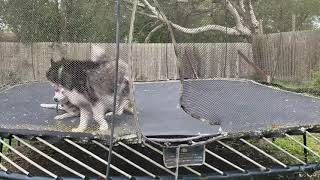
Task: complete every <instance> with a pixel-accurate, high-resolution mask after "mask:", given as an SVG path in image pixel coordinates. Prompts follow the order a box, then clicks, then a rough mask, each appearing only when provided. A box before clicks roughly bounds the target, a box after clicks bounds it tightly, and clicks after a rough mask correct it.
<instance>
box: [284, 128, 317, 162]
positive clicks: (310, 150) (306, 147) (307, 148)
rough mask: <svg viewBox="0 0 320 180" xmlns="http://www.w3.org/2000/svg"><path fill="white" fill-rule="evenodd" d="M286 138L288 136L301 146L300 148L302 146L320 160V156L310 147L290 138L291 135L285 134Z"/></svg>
mask: <svg viewBox="0 0 320 180" xmlns="http://www.w3.org/2000/svg"><path fill="white" fill-rule="evenodd" d="M284 135H285V136H287V137H288V138H289V139H291V140H292V141H294V142H295V143H297V144H299V145H300V146H302V147H303V148H305V149H306V150H308V151H309V152H311V153H312V154H314V155H315V156H317V157H318V158H320V155H319V154H318V153H316V152H314V151H313V150H312V149H310V148H309V147H308V146H305V145H304V144H302V143H301V142H299V141H297V140H296V139H294V138H293V137H292V136H290V135H289V134H287V133H285V134H284Z"/></svg>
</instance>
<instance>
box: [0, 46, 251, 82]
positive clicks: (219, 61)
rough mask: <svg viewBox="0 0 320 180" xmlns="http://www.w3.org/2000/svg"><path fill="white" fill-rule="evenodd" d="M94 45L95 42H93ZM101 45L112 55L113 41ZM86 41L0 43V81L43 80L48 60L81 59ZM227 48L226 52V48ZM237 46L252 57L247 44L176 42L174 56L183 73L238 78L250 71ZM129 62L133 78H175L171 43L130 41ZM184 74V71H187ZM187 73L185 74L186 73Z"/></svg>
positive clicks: (86, 50)
mask: <svg viewBox="0 0 320 180" xmlns="http://www.w3.org/2000/svg"><path fill="white" fill-rule="evenodd" d="M95 45H97V44H95ZM98 45H99V46H102V47H104V49H105V51H106V53H107V54H108V58H110V59H114V57H115V44H98ZM92 47H93V44H90V43H62V44H56V43H48V42H44V43H30V44H24V43H19V42H1V43H0V72H1V73H0V75H1V78H0V84H3V83H7V81H8V79H9V81H18V80H22V81H29V80H44V79H45V72H46V71H47V69H48V68H49V66H50V59H51V58H53V59H55V60H58V59H59V58H61V57H67V58H71V59H80V60H85V59H89V58H90V57H91V50H92ZM226 49H227V51H226ZM238 49H240V50H241V51H242V52H243V53H244V54H245V55H246V56H248V57H249V58H250V59H252V48H251V44H246V43H232V44H179V48H178V52H179V53H178V56H179V59H181V60H182V65H183V66H184V69H185V72H187V73H189V75H191V71H189V70H190V67H193V68H196V73H197V74H198V76H199V77H200V78H213V77H241V76H248V75H250V74H252V72H253V70H252V68H250V67H249V66H248V64H246V63H245V62H244V61H241V60H240V57H239V56H238V54H237V50H238ZM120 50H121V54H120V58H122V59H124V60H127V59H128V46H127V45H126V44H121V45H120ZM131 57H132V61H133V64H134V75H135V79H136V80H137V81H155V80H167V79H177V78H179V76H178V74H177V57H176V55H175V53H174V49H173V45H172V44H133V47H132V56H131ZM187 75H188V74H187ZM189 75H188V76H189Z"/></svg>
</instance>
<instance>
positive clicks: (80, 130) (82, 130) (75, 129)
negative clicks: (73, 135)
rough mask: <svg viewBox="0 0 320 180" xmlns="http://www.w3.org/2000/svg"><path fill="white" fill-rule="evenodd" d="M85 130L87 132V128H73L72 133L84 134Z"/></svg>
mask: <svg viewBox="0 0 320 180" xmlns="http://www.w3.org/2000/svg"><path fill="white" fill-rule="evenodd" d="M85 130H86V128H82V127H77V128H73V129H72V130H71V131H72V132H84V131H85Z"/></svg>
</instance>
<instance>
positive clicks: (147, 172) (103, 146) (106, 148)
mask: <svg viewBox="0 0 320 180" xmlns="http://www.w3.org/2000/svg"><path fill="white" fill-rule="evenodd" d="M92 142H93V143H95V144H96V145H98V146H100V147H101V148H102V149H105V150H107V151H109V148H108V147H106V146H105V145H103V144H101V143H99V142H98V141H95V140H92ZM112 153H113V154H114V155H116V156H117V157H118V158H120V159H122V160H123V161H125V162H127V163H128V164H130V165H132V166H133V167H135V168H137V169H139V170H141V171H142V172H144V173H146V174H148V175H149V176H151V177H152V178H157V176H156V175H154V174H152V173H151V172H149V171H147V170H145V169H144V168H142V167H140V166H138V165H137V164H135V163H134V162H132V161H130V160H129V159H127V158H125V157H123V156H122V155H120V154H118V153H117V152H115V151H114V150H112Z"/></svg>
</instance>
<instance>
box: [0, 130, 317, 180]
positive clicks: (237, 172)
mask: <svg viewBox="0 0 320 180" xmlns="http://www.w3.org/2000/svg"><path fill="white" fill-rule="evenodd" d="M296 134H297V132H295V135H296ZM300 135H306V136H308V137H310V138H312V139H314V140H315V141H316V142H318V143H320V139H319V138H317V137H315V136H314V135H312V133H311V132H309V131H307V130H305V129H301V131H300ZM283 136H285V137H287V138H288V139H290V140H292V142H293V143H295V144H297V145H298V146H300V147H302V148H304V149H305V150H306V151H307V152H308V153H310V154H313V155H314V156H316V157H317V158H318V159H320V155H319V154H318V153H316V152H315V151H313V150H312V149H310V148H309V147H308V146H307V144H303V143H301V142H298V141H297V140H295V139H294V138H293V137H292V134H290V135H289V134H288V133H284V134H283ZM9 138H13V139H15V140H16V141H17V142H18V143H20V144H23V145H25V146H27V147H28V148H30V149H32V150H33V151H35V152H36V153H38V154H39V155H41V156H43V157H45V158H46V159H48V160H49V161H51V162H53V163H55V164H56V165H59V166H60V167H61V168H63V169H65V170H67V171H69V172H70V173H72V174H74V175H75V176H77V177H78V179H90V178H94V177H87V176H85V175H83V174H81V173H79V172H77V171H76V170H73V169H71V168H70V167H67V166H64V165H63V164H62V163H60V162H59V161H56V160H54V159H53V158H51V157H50V156H48V155H47V154H45V153H43V152H41V151H40V150H38V149H37V148H35V147H33V146H32V145H30V144H29V143H27V142H26V141H25V140H23V139H22V137H19V136H16V135H11V137H9ZM34 139H35V140H36V141H39V142H41V143H43V144H44V145H46V146H48V147H49V148H51V149H53V150H55V151H57V152H59V153H60V154H61V155H62V156H65V157H66V158H69V159H70V160H72V161H74V162H76V163H77V164H79V165H81V166H82V167H84V168H86V169H87V170H89V171H91V172H93V173H95V174H96V175H97V176H100V177H104V176H105V175H104V174H101V173H99V172H98V171H96V170H95V169H93V168H91V167H89V166H87V165H86V164H85V163H83V162H81V161H79V160H77V159H76V158H75V157H73V156H72V155H69V154H67V153H65V152H64V151H63V150H60V149H59V148H57V147H55V146H54V145H52V144H51V143H49V142H48V141H47V140H45V138H41V137H34ZM261 139H262V140H264V141H265V142H267V143H268V144H269V145H272V146H274V147H276V148H277V149H278V150H279V151H281V152H283V153H285V154H286V155H287V157H288V158H291V159H294V160H295V161H296V162H299V164H298V165H286V164H284V163H282V162H281V161H279V160H277V159H276V158H275V157H273V156H272V155H270V154H268V153H266V152H265V151H264V150H263V149H261V148H259V147H257V146H255V145H253V144H251V143H250V142H248V141H247V140H246V138H239V139H238V142H239V143H243V144H244V145H246V146H248V147H250V148H252V149H253V150H254V151H256V152H258V153H260V154H262V155H263V156H264V157H266V158H268V159H270V160H272V161H273V162H274V163H275V164H277V166H274V167H266V166H265V165H263V164H261V163H258V162H257V161H255V160H254V159H252V158H249V157H248V156H246V155H245V154H243V153H242V152H240V151H238V150H237V149H235V148H233V147H232V146H231V145H228V143H226V142H224V141H225V139H221V140H216V141H214V142H212V143H217V144H219V145H221V146H223V147H224V148H226V150H228V151H230V153H234V154H236V155H238V156H240V157H241V158H242V159H244V160H246V161H248V162H250V163H251V164H253V165H254V166H255V167H256V169H243V168H241V167H240V166H238V165H237V162H232V161H230V160H227V159H225V158H224V157H222V156H219V155H218V154H216V153H215V152H213V151H212V150H210V149H207V148H205V153H206V154H207V155H209V156H212V157H214V158H216V159H218V160H220V161H222V162H223V163H225V164H227V165H229V166H230V167H232V168H233V169H234V170H231V171H222V170H219V169H218V168H216V167H214V165H212V164H208V163H207V162H205V163H204V164H203V166H205V167H207V168H209V169H210V170H212V171H213V172H215V173H207V174H203V173H200V172H198V171H197V170H195V169H193V168H192V167H188V166H184V167H179V168H185V169H186V170H187V171H189V172H190V173H191V174H193V175H194V176H192V175H191V174H190V175H179V174H178V173H177V172H178V171H177V169H179V168H173V169H176V171H175V172H174V171H172V170H169V169H167V168H166V167H165V166H164V165H161V164H159V163H157V162H156V161H154V160H153V159H152V158H151V157H148V156H146V155H144V154H143V153H141V152H139V151H137V150H135V149H134V148H132V147H130V145H127V144H125V143H123V142H121V141H119V142H117V144H118V145H119V146H121V147H123V148H125V149H127V150H128V151H129V152H131V153H134V154H136V155H138V156H139V157H140V158H141V159H143V160H144V161H148V162H149V163H151V164H153V165H154V166H155V167H157V168H160V169H162V170H164V171H166V172H167V173H168V175H171V177H172V176H173V177H175V178H178V177H183V178H184V179H198V178H199V179H201V178H208V179H228V178H240V177H258V176H266V175H280V174H288V173H307V174H308V173H312V172H314V171H317V170H320V164H318V163H311V164H309V163H307V162H305V161H303V160H301V159H299V158H298V157H296V156H294V155H292V154H291V153H290V152H288V151H287V150H285V149H283V148H281V147H279V146H277V145H276V144H274V143H273V142H272V141H270V140H269V139H267V138H266V137H261ZM63 141H65V142H66V143H68V144H70V145H71V146H72V147H73V148H75V149H77V150H80V151H82V152H84V153H86V154H87V155H90V156H91V157H93V158H94V159H96V160H97V161H99V162H100V163H102V164H105V165H106V164H107V161H105V160H104V159H101V158H100V157H98V156H97V155H95V154H94V153H93V152H90V151H88V150H86V149H85V148H83V147H81V146H80V145H79V143H76V142H75V141H73V140H71V139H69V138H64V139H63ZM0 142H1V143H0V144H1V148H0V149H1V152H0V157H1V160H2V161H3V160H5V161H7V162H9V163H10V164H13V165H14V162H12V161H11V160H10V159H9V158H7V157H6V156H5V155H4V154H2V146H6V147H8V148H9V149H10V150H11V151H12V152H14V153H15V154H17V155H18V156H20V157H21V158H23V159H24V160H26V161H28V162H30V163H31V164H32V165H34V166H36V167H37V168H38V169H40V170H42V171H44V172H45V173H47V174H48V175H49V176H51V177H52V178H55V179H61V178H62V179H77V178H75V177H61V176H59V175H56V174H53V173H51V172H50V171H48V170H47V169H46V168H45V167H41V166H40V165H38V164H37V163H35V162H33V161H32V160H30V159H28V158H27V157H25V156H24V155H23V153H21V152H19V151H17V150H16V149H15V148H14V147H13V146H12V145H11V144H10V143H11V141H9V143H6V142H4V141H3V139H2V138H1V139H0ZM90 142H92V143H94V144H95V145H97V146H98V147H100V148H103V149H104V150H106V151H108V150H109V148H108V147H107V146H106V145H104V144H102V143H101V142H99V141H96V140H90ZM190 143H192V144H191V146H192V145H195V144H197V143H195V142H193V141H191V142H190ZM143 145H144V147H145V148H147V149H149V150H150V151H154V152H155V153H156V154H158V155H159V156H163V152H162V151H161V150H160V149H159V147H160V146H158V144H154V143H153V142H152V141H148V140H146V141H144V142H143ZM155 145H156V146H158V148H156V147H155ZM185 146H190V144H189V145H188V144H185ZM178 147H179V148H180V147H183V146H178ZM112 154H113V155H115V156H117V157H119V158H120V159H121V160H123V161H125V162H127V163H129V164H130V165H131V166H133V167H135V168H137V169H138V170H140V171H141V172H143V173H145V174H146V175H147V176H132V175H130V174H128V173H126V172H124V171H122V170H121V169H120V168H118V167H115V166H113V165H112V164H111V166H110V167H111V168H112V169H114V170H115V171H117V172H119V173H120V174H122V175H123V177H112V178H113V179H132V178H143V179H154V178H161V179H170V176H168V175H164V176H157V175H156V174H153V173H152V172H149V171H148V170H145V169H144V168H143V167H141V166H139V165H137V164H136V163H135V162H133V161H131V160H130V159H128V158H126V157H124V156H122V155H121V154H118V153H117V152H115V151H112ZM305 155H306V157H307V154H305ZM1 160H0V168H1V172H0V177H3V178H14V179H47V178H48V177H40V176H32V175H31V174H30V173H29V172H28V171H26V170H24V169H23V168H21V167H19V165H17V164H15V165H14V166H15V167H16V166H18V169H19V170H20V172H21V173H22V174H18V173H11V172H10V170H8V169H6V168H5V167H4V166H3V165H2V164H1ZM197 177H198V178H197Z"/></svg>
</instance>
